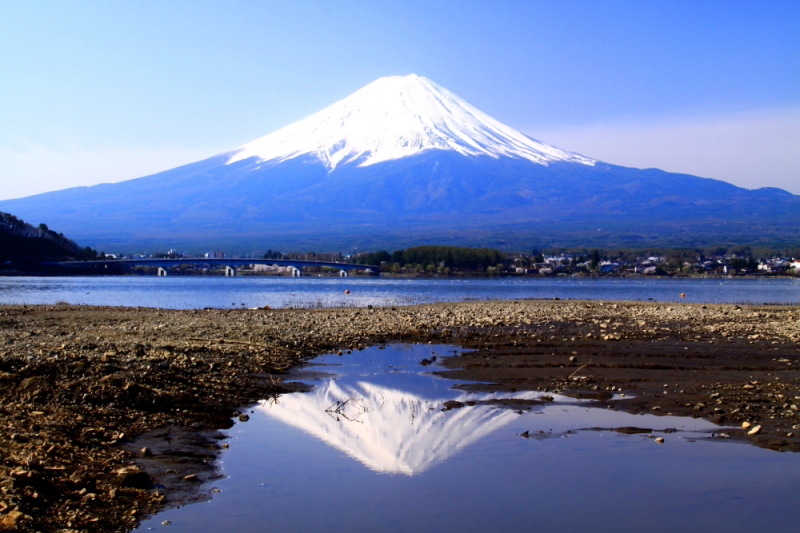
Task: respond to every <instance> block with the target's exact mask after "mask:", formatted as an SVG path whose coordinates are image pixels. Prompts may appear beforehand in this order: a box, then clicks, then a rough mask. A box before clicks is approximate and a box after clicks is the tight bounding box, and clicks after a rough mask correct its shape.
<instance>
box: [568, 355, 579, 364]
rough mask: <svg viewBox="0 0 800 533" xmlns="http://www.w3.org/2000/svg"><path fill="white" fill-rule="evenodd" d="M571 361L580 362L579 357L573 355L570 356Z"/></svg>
mask: <svg viewBox="0 0 800 533" xmlns="http://www.w3.org/2000/svg"><path fill="white" fill-rule="evenodd" d="M569 362H570V363H577V362H578V358H577V357H575V356H574V355H573V356H572V357H570V358H569Z"/></svg>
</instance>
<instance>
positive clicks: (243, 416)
mask: <svg viewBox="0 0 800 533" xmlns="http://www.w3.org/2000/svg"><path fill="white" fill-rule="evenodd" d="M248 420H250V415H248V414H247V413H242V414H240V415H239V421H240V422H247V421H248Z"/></svg>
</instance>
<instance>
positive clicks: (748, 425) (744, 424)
mask: <svg viewBox="0 0 800 533" xmlns="http://www.w3.org/2000/svg"><path fill="white" fill-rule="evenodd" d="M742 427H743V428H744V429H747V428H749V427H750V422H742Z"/></svg>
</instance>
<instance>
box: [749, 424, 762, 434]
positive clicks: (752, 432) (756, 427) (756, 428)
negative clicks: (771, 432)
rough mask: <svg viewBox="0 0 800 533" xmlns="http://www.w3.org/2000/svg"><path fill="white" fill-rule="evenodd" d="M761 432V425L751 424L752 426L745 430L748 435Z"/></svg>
mask: <svg viewBox="0 0 800 533" xmlns="http://www.w3.org/2000/svg"><path fill="white" fill-rule="evenodd" d="M759 433H761V426H753V428H752V429H751V430H750V431H748V432H747V434H748V435H758V434H759Z"/></svg>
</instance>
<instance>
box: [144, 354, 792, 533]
mask: <svg viewBox="0 0 800 533" xmlns="http://www.w3.org/2000/svg"><path fill="white" fill-rule="evenodd" d="M459 352H460V349H459V348H457V347H452V346H447V345H427V344H426V345H407V344H406V345H404V344H396V345H389V346H386V347H370V348H366V349H364V350H361V351H355V352H353V353H352V354H348V355H345V356H343V357H337V356H335V355H324V356H321V357H319V358H318V359H316V360H315V362H314V365H315V366H314V367H312V368H311V369H310V370H316V371H320V370H321V371H324V372H326V373H327V374H328V375H326V376H323V377H322V378H321V379H320V378H316V379H314V380H313V381H309V382H310V383H312V384H313V385H314V389H313V390H312V391H311V392H305V393H293V394H286V395H283V396H281V397H280V398H278V399H277V401H274V400H273V401H263V402H261V403H260V404H257V405H256V406H254V407H252V408H251V411H252V412H251V413H250V420H249V421H248V422H238V421H237V423H236V425H235V426H233V427H232V428H231V429H230V430H228V431H227V433H228V435H229V437H230V438H229V440H228V442H229V443H230V448H229V449H228V450H223V452H222V455H221V456H220V457H221V466H222V470H223V474H224V477H223V478H222V479H218V480H216V481H214V482H212V486H213V487H215V488H217V489H218V490H219V492H217V493H214V494H213V498H212V499H211V500H210V501H208V502H205V503H198V504H193V505H188V506H185V507H182V508H179V509H171V510H167V511H165V512H163V513H160V514H158V515H157V516H155V517H153V518H151V519H149V520H145V521H142V523H141V525H140V526H139V528H138V530H139V531H149V530H160V531H169V532H173V533H176V532H195V531H204V532H211V533H213V532H220V533H229V532H231V531H236V532H242V533H248V532H253V533H255V532H261V531H285V532H317V531H334V532H365V533H366V532H374V531H387V532H398V533H399V532H408V531H414V532H441V531H464V532H488V531H503V532H528V531H537V530H541V531H548V532H550V533H557V532H574V531H593V532H599V533H603V532H614V533H617V532H619V531H647V532H665V533H667V532H668V533H673V532H674V531H726V532H740V531H741V532H744V531H748V532H749V531H794V530H795V529H796V527H797V524H798V523H800V506H797V504H796V497H797V496H796V492H797V487H798V481H797V480H798V479H800V456H798V455H797V454H787V453H779V452H775V451H771V450H767V449H763V448H757V447H754V446H750V445H748V444H745V443H741V442H733V441H731V440H726V439H723V438H719V437H717V435H719V433H720V432H723V431H725V428H721V427H718V426H715V425H713V424H712V423H711V422H708V421H704V420H702V419H692V418H682V417H669V416H654V415H650V414H644V415H633V414H628V413H624V412H620V411H616V410H614V409H604V408H598V407H592V406H591V405H590V404H589V403H588V402H587V401H585V400H576V399H573V398H569V397H566V396H561V395H558V394H552V393H551V396H552V397H553V401H548V402H545V403H538V402H534V403H531V404H530V405H527V406H523V407H519V406H515V407H513V408H510V407H501V406H498V405H497V404H496V403H495V402H493V400H498V399H501V398H518V399H524V400H536V399H538V398H541V397H542V396H543V394H544V393H541V392H536V391H526V392H518V393H505V394H499V393H495V394H486V393H465V392H464V391H459V390H457V389H453V388H452V385H453V384H454V382H453V381H450V380H446V379H443V378H439V377H436V376H434V375H432V374H431V373H430V371H431V369H432V368H434V367H423V366H421V365H420V364H419V362H420V361H421V360H422V359H424V358H430V357H432V356H434V355H436V356H438V357H442V356H446V355H454V354H458V353H459ZM308 376H309V379H310V377H311V374H308ZM297 377H298V379H303V377H304V374H303V373H302V372H301V373H300V374H299V375H298V376H297ZM448 400H457V401H460V402H462V403H464V404H467V402H470V403H472V402H474V405H469V404H467V405H465V406H464V407H461V408H454V409H450V410H443V404H444V402H446V401H448ZM626 426H628V427H638V428H646V429H645V430H644V432H643V433H638V434H626V433H621V432H619V431H615V428H621V427H626ZM657 437H662V438H664V442H663V443H658V442H656V440H655V438H657ZM165 520H166V521H169V522H170V524H169V525H162V522H163V521H165Z"/></svg>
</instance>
